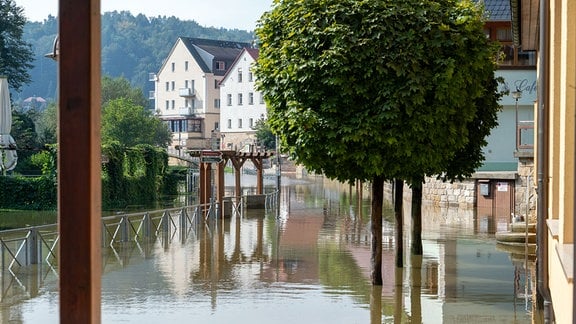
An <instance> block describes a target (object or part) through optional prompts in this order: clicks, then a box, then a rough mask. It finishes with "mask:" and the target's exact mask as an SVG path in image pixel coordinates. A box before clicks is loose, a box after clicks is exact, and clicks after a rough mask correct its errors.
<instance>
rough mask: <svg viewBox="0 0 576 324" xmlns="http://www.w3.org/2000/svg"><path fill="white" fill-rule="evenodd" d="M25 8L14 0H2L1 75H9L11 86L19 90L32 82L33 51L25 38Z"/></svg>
mask: <svg viewBox="0 0 576 324" xmlns="http://www.w3.org/2000/svg"><path fill="white" fill-rule="evenodd" d="M25 24H26V17H25V16H24V9H23V8H22V7H19V6H17V5H16V3H15V2H14V1H13V0H0V75H5V76H7V77H8V83H9V85H10V87H12V88H13V89H15V90H16V91H19V90H20V88H21V87H22V86H23V85H24V84H27V83H29V82H30V80H31V79H30V74H29V73H28V70H29V69H30V68H32V67H33V65H32V61H33V52H32V47H31V46H30V44H28V43H26V41H25V40H24V39H23V34H24V25H25Z"/></svg>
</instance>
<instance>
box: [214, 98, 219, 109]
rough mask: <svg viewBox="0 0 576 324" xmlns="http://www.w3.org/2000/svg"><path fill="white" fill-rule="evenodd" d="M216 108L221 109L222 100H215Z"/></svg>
mask: <svg viewBox="0 0 576 324" xmlns="http://www.w3.org/2000/svg"><path fill="white" fill-rule="evenodd" d="M214 108H220V99H214Z"/></svg>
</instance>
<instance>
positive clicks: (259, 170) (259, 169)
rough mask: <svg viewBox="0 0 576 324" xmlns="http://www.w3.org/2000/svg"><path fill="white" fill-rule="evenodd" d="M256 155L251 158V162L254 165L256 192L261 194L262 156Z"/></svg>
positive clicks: (262, 186) (262, 182)
mask: <svg viewBox="0 0 576 324" xmlns="http://www.w3.org/2000/svg"><path fill="white" fill-rule="evenodd" d="M259 155H260V153H258V156H256V157H253V158H251V160H252V163H254V166H255V167H256V194H257V195H261V194H262V192H264V189H263V188H264V181H263V177H264V176H263V174H262V158H260V157H259Z"/></svg>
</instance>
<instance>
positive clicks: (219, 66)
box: [216, 61, 226, 71]
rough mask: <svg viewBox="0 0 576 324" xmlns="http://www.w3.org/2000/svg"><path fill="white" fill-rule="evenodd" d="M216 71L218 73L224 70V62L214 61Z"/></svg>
mask: <svg viewBox="0 0 576 324" xmlns="http://www.w3.org/2000/svg"><path fill="white" fill-rule="evenodd" d="M216 70H218V71H224V70H226V63H224V61H216Z"/></svg>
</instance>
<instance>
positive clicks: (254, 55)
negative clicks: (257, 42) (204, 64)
mask: <svg viewBox="0 0 576 324" xmlns="http://www.w3.org/2000/svg"><path fill="white" fill-rule="evenodd" d="M244 53H248V55H250V56H251V57H252V58H253V59H254V61H256V60H258V55H260V50H259V49H257V48H252V47H245V48H243V49H242V51H241V52H240V53H239V54H238V56H236V58H235V59H234V62H233V63H232V64H230V68H229V69H228V70H227V71H226V74H224V77H223V78H222V81H221V83H222V82H224V80H226V78H227V77H228V75H229V74H230V73H232V69H231V67H233V66H235V65H236V63H237V62H238V61H239V60H240V58H241V57H242V56H243V55H244Z"/></svg>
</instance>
